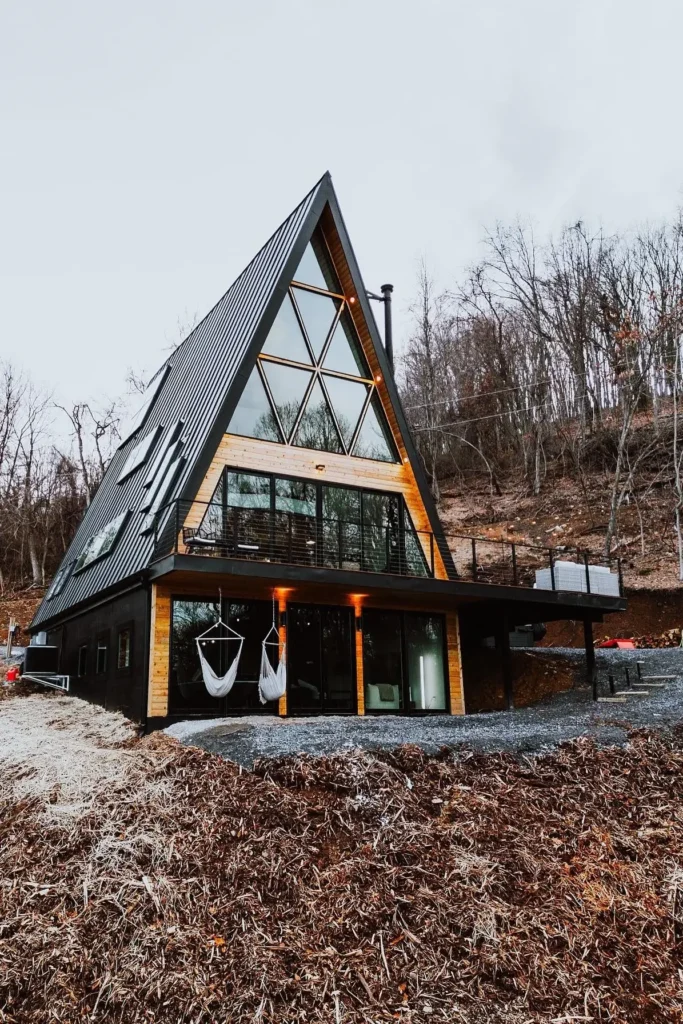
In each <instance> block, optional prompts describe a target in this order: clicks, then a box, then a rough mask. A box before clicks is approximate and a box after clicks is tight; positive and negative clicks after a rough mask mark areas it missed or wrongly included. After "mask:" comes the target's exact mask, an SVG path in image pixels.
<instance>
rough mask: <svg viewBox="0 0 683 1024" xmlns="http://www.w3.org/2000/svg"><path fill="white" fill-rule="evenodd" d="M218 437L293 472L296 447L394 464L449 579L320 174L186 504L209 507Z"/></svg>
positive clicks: (389, 377) (432, 511)
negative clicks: (266, 452)
mask: <svg viewBox="0 0 683 1024" xmlns="http://www.w3.org/2000/svg"><path fill="white" fill-rule="evenodd" d="M323 292H326V293H327V294H322V293H323ZM224 432H226V433H227V434H228V435H240V436H243V437H246V438H249V437H252V438H256V439H257V440H258V441H260V442H263V441H266V442H268V441H271V442H275V443H277V444H278V445H288V446H289V449H290V452H291V453H292V454H291V455H290V456H288V461H290V460H291V462H292V466H293V465H294V460H295V456H294V454H293V453H294V450H295V449H297V448H305V449H310V450H313V451H315V450H318V451H325V452H328V453H330V454H331V455H333V456H337V455H343V456H345V457H349V456H351V457H353V456H355V457H360V458H363V459H370V460H374V461H382V462H384V461H386V462H392V463H396V464H398V465H399V466H400V468H401V472H402V473H403V475H404V476H405V477H407V478H408V483H407V491H408V492H409V493H406V494H405V497H406V501H407V504H408V506H409V508H410V511H411V515H412V516H413V520H414V522H415V526H416V528H417V529H418V530H430V531H431V532H433V534H434V535H435V539H436V543H437V550H438V552H439V555H440V556H441V557H440V559H439V560H440V561H441V562H442V563H443V568H444V569H445V571H446V573H447V574H448V575H449V576H450V575H455V570H454V566H453V563H452V559H451V556H450V552H449V551H448V547H447V545H446V543H445V540H444V537H443V532H442V528H441V524H440V522H439V518H438V515H437V512H436V507H435V505H434V501H433V499H432V496H431V493H430V491H429V487H428V485H427V481H426V477H425V475H424V471H423V469H422V466H421V463H420V460H419V457H418V455H417V452H416V451H415V448H414V446H413V444H412V441H411V438H410V434H409V430H408V427H407V424H406V421H405V418H404V414H403V411H402V408H401V403H400V399H399V396H398V392H397V389H396V386H395V383H394V380H393V373H392V370H391V368H390V367H389V365H388V362H387V358H386V353H385V351H384V348H383V345H382V342H381V339H380V337H379V334H378V331H377V327H376V324H375V321H374V318H373V314H372V312H371V309H370V307H369V304H368V300H367V298H366V292H365V288H364V285H363V283H362V279H361V276H360V272H359V270H358V266H357V263H356V259H355V256H354V254H353V250H352V248H351V245H350V242H349V240H348V236H347V233H346V228H345V226H344V223H343V220H342V217H341V213H340V211H339V206H338V203H337V199H336V195H335V192H334V188H333V186H332V182H331V179H330V178H329V176H326V177H325V178H324V179H323V182H322V184H321V187H320V189H319V191H318V194H317V195H316V200H315V202H314V203H313V204H312V206H311V210H310V212H309V215H308V217H307V218H306V222H305V223H302V225H301V229H300V232H299V237H298V238H297V240H296V242H295V243H294V244H293V246H292V251H291V254H290V258H289V260H288V261H287V264H286V266H283V269H282V274H281V277H280V280H279V282H278V285H277V287H276V288H275V289H274V293H273V297H272V302H271V303H270V304H269V310H268V312H267V313H266V314H264V316H263V318H262V320H261V323H260V324H259V326H258V328H257V329H256V331H255V334H254V338H253V341H252V344H251V346H250V349H249V353H248V354H245V358H244V360H243V363H242V366H241V368H240V371H239V373H238V376H237V378H236V380H235V384H234V386H233V388H232V389H231V393H230V394H229V395H228V396H227V398H226V402H225V407H224V418H223V420H222V423H217V424H216V425H215V428H214V439H215V448H213V454H214V455H215V456H216V459H214V460H213V461H214V465H213V469H214V472H213V473H209V468H210V467H211V465H212V460H211V458H210V457H209V451H205V453H204V458H203V461H202V469H203V474H202V476H201V477H199V475H198V474H197V475H196V476H195V483H196V487H195V488H194V489H193V490H192V492H189V491H188V492H187V493H186V497H187V498H188V500H193V499H198V500H209V499H210V493H209V489H212V487H213V486H215V471H216V470H217V469H218V462H220V455H219V454H218V453H219V448H220V446H221V444H222V440H223V436H224ZM298 461H299V462H300V460H298ZM198 469H199V467H198ZM282 469H284V465H283V466H282V467H281V471H282ZM291 472H294V470H293V469H292V470H291ZM211 478H212V479H213V481H214V482H213V484H212V483H211Z"/></svg>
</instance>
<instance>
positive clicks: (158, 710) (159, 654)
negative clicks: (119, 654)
mask: <svg viewBox="0 0 683 1024" xmlns="http://www.w3.org/2000/svg"><path fill="white" fill-rule="evenodd" d="M170 658H171V595H170V593H169V592H168V590H166V589H165V588H164V587H161V586H160V585H159V584H152V608H151V621H150V644H149V686H148V690H147V714H148V716H149V717H150V718H163V717H165V716H166V715H167V714H168V677H169V672H170Z"/></svg>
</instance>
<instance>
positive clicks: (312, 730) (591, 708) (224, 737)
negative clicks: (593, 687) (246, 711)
mask: <svg viewBox="0 0 683 1024" xmlns="http://www.w3.org/2000/svg"><path fill="white" fill-rule="evenodd" d="M544 653H550V654H556V655H558V656H564V657H570V658H572V659H575V660H576V663H577V686H576V687H575V688H574V689H573V690H569V691H567V692H565V693H562V694H558V695H557V696H555V697H553V698H551V699H549V700H547V701H544V702H542V703H540V704H536V705H534V706H533V707H528V708H520V709H519V710H517V711H514V712H512V713H508V712H490V713H487V714H478V715H465V716H462V717H461V716H458V717H455V716H454V717H450V716H446V715H443V716H441V715H440V716H434V717H412V718H411V717H399V716H397V715H387V716H382V717H376V716H375V717H373V716H366V717H355V716H348V717H346V716H330V717H319V718H286V719H281V718H277V717H275V716H268V717H258V716H250V717H243V718H237V717H235V718H222V719H205V720H203V721H187V722H179V723H175V724H174V725H171V726H169V727H168V729H166V732H167V733H169V734H170V735H171V736H175V737H176V738H177V739H178V740H180V741H181V742H183V743H188V744H192V745H195V746H199V747H202V748H203V749H204V750H208V751H210V752H212V753H216V754H220V755H222V756H224V757H226V758H229V759H230V760H232V761H236V762H237V763H238V764H241V765H243V766H244V767H251V765H252V764H253V763H254V761H255V760H256V759H257V758H262V757H281V756H283V755H287V754H298V753H309V754H331V753H334V752H335V751H340V750H348V749H353V748H361V749H365V750H372V749H378V748H392V747H397V746H399V745H401V744H403V743H414V744H417V745H418V746H420V747H422V748H423V749H424V750H425V751H427V752H429V753H435V752H436V751H438V750H439V749H440V748H441V747H444V746H447V747H464V748H470V749H476V750H482V751H499V750H507V751H518V752H523V751H540V750H544V749H550V748H552V747H553V746H556V745H557V744H558V743H562V742H563V741H565V740H570V739H573V738H575V737H578V736H593V737H594V738H595V739H596V740H597V742H598V743H601V744H620V743H623V742H624V741H625V740H626V736H627V731H628V729H629V728H631V727H634V726H653V725H654V726H661V727H663V728H668V727H670V726H671V725H674V724H675V723H677V722H680V721H683V649H680V648H669V649H664V650H635V651H618V650H603V651H596V664H597V669H598V679H599V689H600V693H601V695H604V696H607V695H608V694H609V689H608V681H607V676H608V674H609V673H610V672H611V673H612V674H613V675H614V678H615V684H616V688H617V689H623V688H624V687H625V671H624V670H625V668H628V670H629V674H630V677H631V683H632V687H633V688H634V689H637V688H638V687H637V675H636V662H637V661H639V660H640V661H642V662H644V666H643V674H644V675H674V674H675V675H676V676H677V678H676V679H675V680H671V681H669V682H667V684H666V686H665V687H664V688H663V689H661V690H653V691H652V692H651V693H650V694H649V695H648V696H647V697H634V698H631V699H629V700H628V702H627V703H626V704H595V703H593V701H592V700H591V693H590V690H589V689H588V688H587V687H586V686H585V684H582V681H581V674H582V672H583V664H584V662H583V652H582V651H579V650H576V649H570V648H566V649H546V650H544Z"/></svg>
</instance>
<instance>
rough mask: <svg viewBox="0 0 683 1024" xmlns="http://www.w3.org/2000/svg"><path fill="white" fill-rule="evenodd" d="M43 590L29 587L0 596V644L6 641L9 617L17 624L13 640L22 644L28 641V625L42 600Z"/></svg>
mask: <svg viewBox="0 0 683 1024" xmlns="http://www.w3.org/2000/svg"><path fill="white" fill-rule="evenodd" d="M44 593H45V591H44V590H43V589H42V588H36V587H31V589H30V590H14V591H8V592H7V593H5V594H3V595H2V596H0V645H4V644H6V643H7V627H8V626H9V622H10V619H14V620H15V622H16V623H17V625H18V629H17V632H16V633H15V634H14V642H15V643H16V644H19V645H21V646H23V645H24V644H27V643H28V641H29V632H28V627H29V625H30V624H31V620H32V618H33V616H34V615H35V613H36V611H37V610H38V605H39V604H40V602H41V601H42V600H43V594H44Z"/></svg>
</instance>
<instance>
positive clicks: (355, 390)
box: [325, 374, 368, 448]
mask: <svg viewBox="0 0 683 1024" xmlns="http://www.w3.org/2000/svg"><path fill="white" fill-rule="evenodd" d="M325 387H326V388H327V393H328V395H329V396H330V402H331V403H332V408H333V409H334V414H335V416H336V417H337V423H338V424H339V429H340V430H341V434H342V437H343V438H344V444H345V445H346V447H347V448H350V447H351V441H352V440H353V435H354V434H355V432H356V427H357V426H358V420H359V419H360V414H361V413H362V411H363V406H364V405H365V399H366V398H367V396H368V386H367V384H361V383H360V382H359V383H356V382H355V381H353V380H344V378H343V377H330V376H328V374H325Z"/></svg>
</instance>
